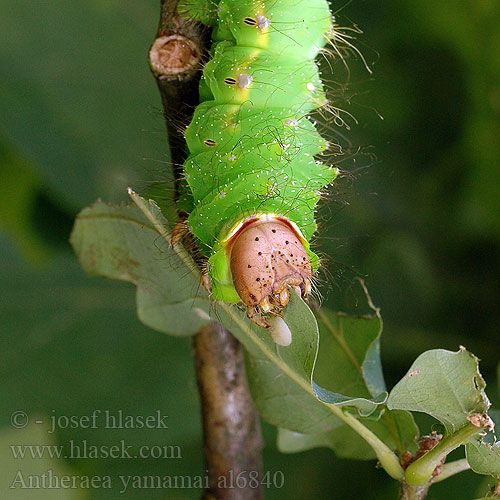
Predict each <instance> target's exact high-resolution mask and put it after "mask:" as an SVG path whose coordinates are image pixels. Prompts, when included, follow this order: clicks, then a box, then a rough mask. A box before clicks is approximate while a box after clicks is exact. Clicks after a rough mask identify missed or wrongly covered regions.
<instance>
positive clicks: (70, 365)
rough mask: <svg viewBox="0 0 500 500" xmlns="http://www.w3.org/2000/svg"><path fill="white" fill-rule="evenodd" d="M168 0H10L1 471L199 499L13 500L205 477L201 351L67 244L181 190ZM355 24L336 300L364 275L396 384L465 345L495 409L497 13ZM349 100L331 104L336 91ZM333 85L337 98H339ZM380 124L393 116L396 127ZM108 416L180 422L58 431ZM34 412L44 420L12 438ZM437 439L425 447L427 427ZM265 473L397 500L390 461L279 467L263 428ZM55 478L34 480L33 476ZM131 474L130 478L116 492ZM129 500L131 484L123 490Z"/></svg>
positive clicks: (336, 209)
mask: <svg viewBox="0 0 500 500" xmlns="http://www.w3.org/2000/svg"><path fill="white" fill-rule="evenodd" d="M158 3H159V2H158V1H157V0H145V1H143V2H134V1H131V0H122V1H119V0H89V1H87V2H84V3H82V2H76V1H67V2H60V1H57V0H47V1H43V2H42V1H38V2H26V1H15V0H7V1H4V2H2V3H1V4H0V32H1V33H2V43H1V44H0V71H1V78H0V102H1V107H0V113H1V121H0V186H1V193H2V196H0V230H1V233H0V247H1V255H2V259H1V261H0V287H1V291H0V296H1V299H0V318H1V321H0V335H1V341H2V349H1V351H0V379H1V381H2V382H1V385H0V405H1V421H0V424H1V427H0V446H1V447H2V449H1V453H0V465H1V466H2V470H4V471H5V472H4V473H3V474H2V476H3V478H2V484H1V488H2V498H7V499H16V500H17V499H22V498H36V499H37V500H38V499H45V498H47V499H50V498H58V499H59V498H61V499H62V498H70V499H81V498H88V499H100V498H134V499H136V498H137V499H141V498H144V499H146V498H147V499H151V500H153V499H160V498H169V499H177V498H179V499H180V498H193V499H194V498H199V492H198V491H195V490H185V489H184V490H182V489H179V490H169V491H165V490H141V489H129V491H128V492H127V493H125V494H119V493H118V490H119V488H117V489H114V490H107V489H93V490H85V491H83V492H81V491H75V490H56V491H54V490H52V491H43V490H31V491H27V492H25V494H26V496H23V492H20V491H19V490H9V489H8V486H9V485H10V484H11V482H12V480H13V478H14V476H15V471H16V470H18V469H22V470H23V471H24V473H25V474H29V473H31V474H35V473H38V474H40V473H41V472H43V471H46V470H47V469H53V470H54V471H57V472H58V473H60V474H62V473H66V474H71V475H97V476H103V475H106V474H110V475H118V474H122V475H134V474H136V475H147V474H150V475H174V474H181V475H190V476H194V475H197V474H203V462H202V456H201V451H200V450H201V435H200V418H199V407H198V399H197V392H196V385H195V381H194V373H193V367H192V358H191V348H190V341H189V340H188V339H174V338H170V337H167V336H165V335H162V334H160V333H157V332H154V331H151V330H149V329H147V328H146V327H144V326H143V325H141V324H140V323H139V322H138V320H137V319H136V316H135V310H134V290H133V287H132V286H130V285H126V284H123V283H114V282H110V281H106V280H103V279H97V278H92V279H89V278H87V277H86V276H85V275H84V273H83V272H82V271H81V270H80V268H79V266H78V263H77V261H76V258H75V256H74V255H73V253H72V250H71V248H70V246H69V244H68V237H69V232H70V230H71V226H72V221H73V218H74V217H75V215H76V214H77V212H78V211H79V210H81V209H82V208H83V207H84V206H86V205H89V204H90V203H92V202H93V201H94V200H95V199H97V198H99V197H100V198H102V199H104V200H106V201H111V202H119V201H124V200H126V187H127V186H129V185H131V186H134V187H136V188H137V189H138V190H141V189H143V188H144V187H145V186H147V184H148V182H151V181H155V180H162V179H166V178H167V177H168V169H169V163H168V161H169V154H168V145H167V139H166V135H165V128H164V122H163V118H162V114H161V107H160V99H159V95H158V93H157V89H156V87H155V83H154V80H153V78H152V76H151V75H150V73H149V69H148V66H147V62H146V54H147V50H148V47H149V45H150V43H151V41H152V38H153V36H154V33H155V30H156V26H157V20H158V15H159V6H158ZM335 9H339V11H338V13H337V17H338V21H339V24H340V25H342V26H352V25H353V24H354V23H355V24H356V25H359V26H360V27H362V29H363V31H364V34H363V35H356V37H357V39H358V41H357V42H356V46H357V47H358V48H359V49H360V50H361V51H362V53H363V54H364V56H365V58H366V60H367V61H368V64H369V66H370V67H372V68H373V71H374V73H373V75H370V74H369V73H368V72H367V71H366V70H365V69H364V67H363V64H362V61H361V60H360V59H359V57H355V56H351V57H350V58H349V59H348V64H349V67H350V70H351V73H350V75H347V73H346V71H345V70H344V69H342V64H338V63H337V64H334V65H333V69H334V75H333V76H332V75H328V74H327V73H326V72H327V71H328V66H327V65H325V74H324V76H325V79H326V80H330V81H335V82H340V83H346V82H347V81H348V82H349V85H348V86H347V90H345V92H338V91H337V92H334V94H333V95H336V94H342V95H339V96H338V100H339V102H338V106H339V107H341V108H343V109H346V110H347V111H349V112H350V113H352V114H353V115H354V116H355V117H356V119H357V120H358V122H359V124H358V125H357V126H354V124H353V122H352V121H351V122H350V123H351V125H352V129H351V130H350V131H349V132H345V131H344V132H345V133H346V135H347V136H348V137H349V140H350V141H351V142H352V144H353V148H352V149H353V150H357V153H356V154H355V155H354V157H352V158H351V157H350V155H347V156H348V157H347V158H345V159H343V160H342V161H341V167H342V168H343V169H344V170H345V171H346V174H344V176H343V179H341V180H340V181H339V182H338V183H337V184H336V185H335V187H333V188H332V194H331V196H330V197H329V199H328V200H327V204H326V205H325V206H324V207H323V209H322V211H321V213H320V216H319V220H320V222H321V230H320V233H319V237H318V238H317V245H318V246H319V248H320V249H321V250H322V251H323V252H324V253H325V254H326V256H327V260H328V265H327V266H326V269H327V272H323V274H322V275H321V279H320V285H319V287H320V291H321V293H322V295H323V297H324V301H325V303H326V304H327V305H328V306H329V307H332V308H335V309H343V308H344V307H349V303H351V302H352V297H351V288H352V287H353V284H354V282H355V281H354V278H355V277H356V276H362V277H364V278H365V280H366V283H367V285H368V287H369V289H370V291H371V294H372V297H373V300H374V302H375V303H376V304H377V305H378V306H380V307H381V309H382V315H383V318H384V323H385V330H384V334H383V338H382V358H383V362H384V369H385V373H386V377H387V380H388V384H389V386H392V385H393V384H394V383H395V382H396V381H397V380H398V379H399V378H400V377H401V376H402V375H403V374H404V372H405V371H406V370H407V368H408V367H409V366H410V364H411V362H412V361H413V360H414V358H415V357H416V356H417V355H418V354H420V353H421V352H423V351H425V350H428V349H432V348H438V347H442V348H446V349H451V350H457V349H458V346H459V345H465V346H466V347H467V348H468V349H469V350H471V351H472V352H474V353H475V354H476V355H477V356H479V358H480V359H481V370H482V373H483V375H484V377H485V378H486V381H487V382H488V394H489V396H490V398H491V399H492V400H493V401H494V402H495V403H496V404H497V406H498V383H497V374H496V370H497V363H498V358H499V354H498V353H499V349H498V346H499V343H498V330H499V327H498V323H499V321H498V304H499V300H500V290H499V285H498V284H499V278H500V276H499V274H500V266H499V265H500V260H499V251H500V210H499V209H500V185H499V182H498V176H499V172H500V170H499V164H500V163H499V162H500V141H499V132H500V120H499V116H500V78H499V68H500V29H499V26H500V7H499V6H498V4H497V2H495V0H474V1H472V0H461V1H458V2H453V3H450V2H427V1H424V0H417V1H414V2H408V1H403V0H386V1H384V2H372V1H364V0H354V1H353V2H352V3H350V4H348V5H344V4H341V5H335V6H334V7H333V10H335ZM332 87H334V86H333V85H332ZM334 88H335V87H334ZM381 116H382V117H383V119H381ZM94 409H100V410H102V411H104V410H106V409H108V410H111V411H112V412H117V411H118V410H122V411H123V414H128V415H150V414H154V413H155V412H156V410H161V413H162V414H164V415H168V424H169V429H168V430H166V431H165V430H151V429H149V430H148V429H142V430H137V429H136V430H133V429H126V430H124V429H121V430H111V429H102V428H99V429H95V430H92V429H82V428H77V429H60V430H58V432H56V433H55V434H48V433H47V428H46V427H43V425H41V424H34V423H33V422H34V421H35V420H36V419H37V418H38V419H40V420H43V421H44V422H46V424H47V425H49V423H50V417H51V416H54V415H63V416H70V415H90V414H91V413H92V411H93V410H94ZM16 410H23V411H25V412H26V413H27V415H28V416H29V418H30V421H31V424H30V425H28V426H27V427H26V428H25V429H24V430H17V429H13V428H12V426H11V424H10V415H11V413H12V412H13V411H16ZM428 424H429V423H428V422H427V423H426V427H424V429H423V430H424V431H425V432H427V431H429V430H430V427H428ZM264 430H265V434H266V442H267V446H266V449H265V454H264V458H265V467H266V470H267V471H270V472H271V473H274V472H275V471H283V473H284V476H285V484H284V487H283V488H282V489H279V490H278V489H270V490H269V491H268V498H270V499H273V498H275V499H278V498H287V499H303V498H318V499H323V498H324V499H327V498H329V499H339V500H340V499H349V498H369V499H386V498H395V489H396V485H395V484H393V481H391V480H389V479H388V478H387V477H386V476H385V474H384V473H383V472H382V471H379V470H376V469H375V464H374V463H373V462H366V463H365V462H351V461H346V460H340V459H337V458H336V457H335V456H334V455H333V453H332V452H331V451H329V450H324V449H321V450H314V451H310V452H305V453H301V454H297V455H283V454H280V453H279V452H277V451H276V447H275V444H274V437H275V431H274V429H272V428H271V427H269V426H265V428H264ZM120 439H124V440H125V441H126V442H127V444H133V445H160V444H170V445H176V446H179V447H180V448H181V450H182V459H170V460H160V459H158V460H153V459H150V460H116V459H115V460H113V459H108V460H106V459H99V460H97V459H81V460H64V461H63V460H62V459H60V460H55V461H53V462H49V461H48V460H47V461H45V460H28V459H24V460H12V456H11V451H10V449H9V445H11V444H16V443H21V442H25V443H28V444H35V443H38V442H44V443H58V444H62V445H66V446H68V445H69V442H70V440H73V441H74V442H80V443H81V442H83V441H84V440H85V441H86V442H87V444H88V445H91V444H94V445H103V444H116V443H117V442H119V440H120ZM37 471H38V472H37ZM115 477H116V476H115ZM114 484H116V485H117V486H118V485H119V481H118V480H117V479H114ZM484 486H485V478H483V477H479V476H474V475H473V474H472V473H470V472H467V473H464V474H462V475H460V476H458V477H456V478H455V479H453V480H448V481H446V482H445V483H442V484H440V485H436V486H435V487H433V489H432V491H431V497H433V498H436V499H439V500H441V499H442V500H444V499H453V500H462V499H464V500H466V499H471V498H475V497H478V496H481V494H482V493H484Z"/></svg>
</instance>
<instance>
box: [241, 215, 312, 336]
mask: <svg viewBox="0 0 500 500" xmlns="http://www.w3.org/2000/svg"><path fill="white" fill-rule="evenodd" d="M231 273H232V276H233V282H234V286H235V288H236V291H237V292H238V294H239V296H240V298H241V300H242V301H243V302H244V303H245V305H246V306H247V314H248V316H249V318H250V319H252V321H254V322H255V323H257V324H259V325H261V326H264V327H265V328H269V327H270V326H271V325H270V323H269V321H268V320H266V319H265V318H264V317H263V316H262V315H261V314H262V313H268V314H270V315H277V314H280V313H281V311H282V310H283V308H284V307H285V306H286V305H287V303H288V300H289V297H290V296H289V288H290V287H293V288H294V289H295V290H296V291H297V292H298V293H299V294H300V295H302V296H303V297H306V296H307V295H308V294H309V291H310V289H311V279H312V268H311V263H310V261H309V256H308V254H307V252H306V250H305V248H304V246H303V245H302V242H301V238H300V237H299V236H298V235H297V233H296V232H295V231H294V229H293V227H292V225H289V224H287V223H286V222H285V221H281V220H262V221H256V222H254V223H253V224H251V225H248V226H247V227H245V228H244V229H243V230H242V231H241V232H240V234H239V235H238V236H237V237H236V239H235V241H234V243H233V244H232V248H231Z"/></svg>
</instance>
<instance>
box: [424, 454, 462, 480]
mask: <svg viewBox="0 0 500 500" xmlns="http://www.w3.org/2000/svg"><path fill="white" fill-rule="evenodd" d="M469 469H470V465H469V462H467V459H466V458H462V459H460V460H455V461H454V462H449V463H447V464H444V465H443V466H442V467H441V474H439V476H436V477H435V478H434V480H433V483H439V482H440V481H444V480H445V479H448V478H449V477H450V476H453V475H455V474H458V473H459V472H463V471H466V470H469Z"/></svg>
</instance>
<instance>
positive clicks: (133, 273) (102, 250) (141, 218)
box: [71, 201, 210, 335]
mask: <svg viewBox="0 0 500 500" xmlns="http://www.w3.org/2000/svg"><path fill="white" fill-rule="evenodd" d="M148 206H149V209H150V211H151V213H153V214H154V216H155V218H156V220H157V221H158V223H159V224H161V225H162V226H163V227H164V228H168V224H167V221H166V220H165V219H164V218H163V216H162V215H161V213H160V211H159V209H158V208H157V207H156V205H154V204H153V203H150V204H149V205H148ZM71 244H72V245H73V247H74V249H75V252H76V253H77V254H78V257H79V259H80V262H81V264H82V266H83V268H84V269H85V271H86V272H87V273H89V274H92V275H98V276H105V277H107V278H112V279H118V280H123V281H129V282H131V283H134V284H135V285H136V286H137V314H138V316H139V319H140V320H141V321H142V322H143V323H144V324H146V325H148V326H150V327H151V328H154V329H156V330H159V331H161V332H164V333H169V334H171V335H192V334H194V333H196V332H197V331H198V330H199V329H200V328H201V327H202V326H204V325H206V324H207V323H208V322H209V321H210V318H209V315H208V311H209V310H210V304H209V302H208V297H207V294H206V293H205V292H204V289H203V287H201V285H200V281H199V279H198V278H197V277H196V276H195V275H194V274H192V273H191V271H190V270H189V268H188V267H187V266H186V265H185V264H184V262H183V261H182V259H181V258H180V257H179V256H178V255H177V254H176V253H175V251H174V250H173V249H172V248H171V247H170V246H169V245H167V244H166V242H165V240H164V239H162V238H161V237H160V235H159V233H158V229H157V228H156V227H155V226H154V225H153V223H152V222H151V221H149V220H148V219H147V218H146V216H145V215H144V214H143V213H142V212H141V210H139V208H138V207H136V206H135V205H133V206H120V207H115V206H110V205H107V204H105V203H103V202H101V201H98V202H96V203H95V204H94V205H92V206H91V207H89V208H86V209H84V210H83V211H82V212H81V213H80V214H79V215H78V217H77V219H76V222H75V226H74V229H73V232H72V235H71Z"/></svg>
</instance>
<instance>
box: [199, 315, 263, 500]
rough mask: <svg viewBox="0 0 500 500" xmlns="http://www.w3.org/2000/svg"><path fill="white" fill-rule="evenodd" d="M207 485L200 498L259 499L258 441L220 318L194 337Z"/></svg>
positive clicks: (232, 342)
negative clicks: (206, 465)
mask: <svg viewBox="0 0 500 500" xmlns="http://www.w3.org/2000/svg"><path fill="white" fill-rule="evenodd" d="M194 351H195V358H196V373H197V377H198V387H199V390H200V395H201V401H202V414H203V431H204V441H205V460H206V462H207V464H208V465H209V469H208V475H209V484H210V489H209V491H207V492H206V496H205V497H204V498H205V499H206V500H208V499H211V498H216V499H217V500H219V499H220V500H260V499H261V498H263V495H262V489H261V488H260V481H261V474H262V458H261V450H262V446H263V442H262V436H261V431H260V421H259V416H258V414H257V411H256V409H255V406H254V404H253V401H252V399H251V397H250V394H249V390H248V384H247V379H246V374H245V364H244V359H243V352H242V348H241V344H240V343H239V342H238V341H237V340H236V339H235V338H234V337H233V336H232V335H231V334H230V333H229V332H228V331H227V330H226V329H225V328H224V327H223V326H222V325H220V324H218V323H214V324H212V325H209V326H207V327H205V328H204V329H203V330H202V331H201V332H200V333H199V334H198V335H196V337H195V339H194Z"/></svg>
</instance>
